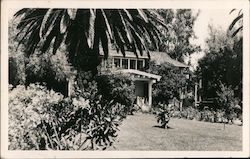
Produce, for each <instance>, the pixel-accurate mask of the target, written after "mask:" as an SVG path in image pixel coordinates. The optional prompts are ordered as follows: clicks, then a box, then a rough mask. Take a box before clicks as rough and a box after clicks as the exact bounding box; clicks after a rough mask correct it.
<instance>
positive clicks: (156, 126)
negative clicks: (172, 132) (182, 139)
mask: <svg viewBox="0 0 250 159" xmlns="http://www.w3.org/2000/svg"><path fill="white" fill-rule="evenodd" d="M152 127H155V128H161V129H174V128H172V127H169V126H166V128H164V127H162V126H159V125H154V126H152Z"/></svg>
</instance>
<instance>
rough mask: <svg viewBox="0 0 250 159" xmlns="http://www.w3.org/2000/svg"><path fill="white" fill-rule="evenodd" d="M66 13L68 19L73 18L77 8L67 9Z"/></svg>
mask: <svg viewBox="0 0 250 159" xmlns="http://www.w3.org/2000/svg"><path fill="white" fill-rule="evenodd" d="M67 13H68V15H69V17H70V19H72V20H75V18H76V13H77V9H67Z"/></svg>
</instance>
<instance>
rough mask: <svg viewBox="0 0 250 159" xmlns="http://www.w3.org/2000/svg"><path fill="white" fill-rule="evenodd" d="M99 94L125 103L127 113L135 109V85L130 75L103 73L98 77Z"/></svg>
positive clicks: (106, 98)
mask: <svg viewBox="0 0 250 159" xmlns="http://www.w3.org/2000/svg"><path fill="white" fill-rule="evenodd" d="M96 81H97V86H98V94H100V95H102V96H103V98H104V99H105V100H108V101H111V100H113V101H114V102H117V103H121V104H122V105H125V106H126V107H125V110H124V111H125V112H124V113H125V114H126V113H132V112H133V111H134V110H135V107H134V102H135V99H136V96H135V85H134V83H133V81H132V79H131V77H130V76H127V75H124V74H112V73H107V74H102V75H99V76H97V77H96Z"/></svg>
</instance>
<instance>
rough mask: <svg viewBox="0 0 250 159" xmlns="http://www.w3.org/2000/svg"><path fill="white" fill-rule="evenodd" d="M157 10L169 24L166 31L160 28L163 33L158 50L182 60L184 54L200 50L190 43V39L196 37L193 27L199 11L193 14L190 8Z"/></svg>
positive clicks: (187, 54)
mask: <svg viewBox="0 0 250 159" xmlns="http://www.w3.org/2000/svg"><path fill="white" fill-rule="evenodd" d="M157 11H158V13H159V14H160V15H161V16H162V17H163V18H164V20H165V23H167V24H169V26H170V28H169V29H168V30H167V32H165V31H164V30H162V31H163V32H164V34H162V43H161V44H160V48H159V49H160V51H163V52H166V53H167V54H169V56H170V57H171V58H173V59H176V60H179V61H182V62H183V61H184V57H185V56H189V55H190V54H192V53H194V52H197V51H199V50H200V47H199V46H197V45H195V44H192V43H191V40H192V39H195V38H196V36H195V33H194V28H193V27H194V24H195V21H196V19H197V17H198V15H199V12H198V13H196V14H195V13H194V12H193V11H192V10H191V9H177V10H173V9H168V10H165V9H159V10H157Z"/></svg>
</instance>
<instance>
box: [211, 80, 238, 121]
mask: <svg viewBox="0 0 250 159" xmlns="http://www.w3.org/2000/svg"><path fill="white" fill-rule="evenodd" d="M216 93H217V95H218V99H217V102H218V105H219V106H220V107H221V108H220V109H222V110H224V111H225V114H224V117H225V118H226V119H227V120H228V121H229V120H231V121H232V119H233V118H235V117H233V116H235V113H236V112H241V111H238V110H241V107H240V106H239V105H238V104H239V103H238V101H237V100H236V99H235V96H234V91H233V90H232V88H231V87H227V86H225V85H223V84H221V85H220V90H218V91H217V92H216ZM237 106H238V107H237ZM236 117H237V115H236Z"/></svg>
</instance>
